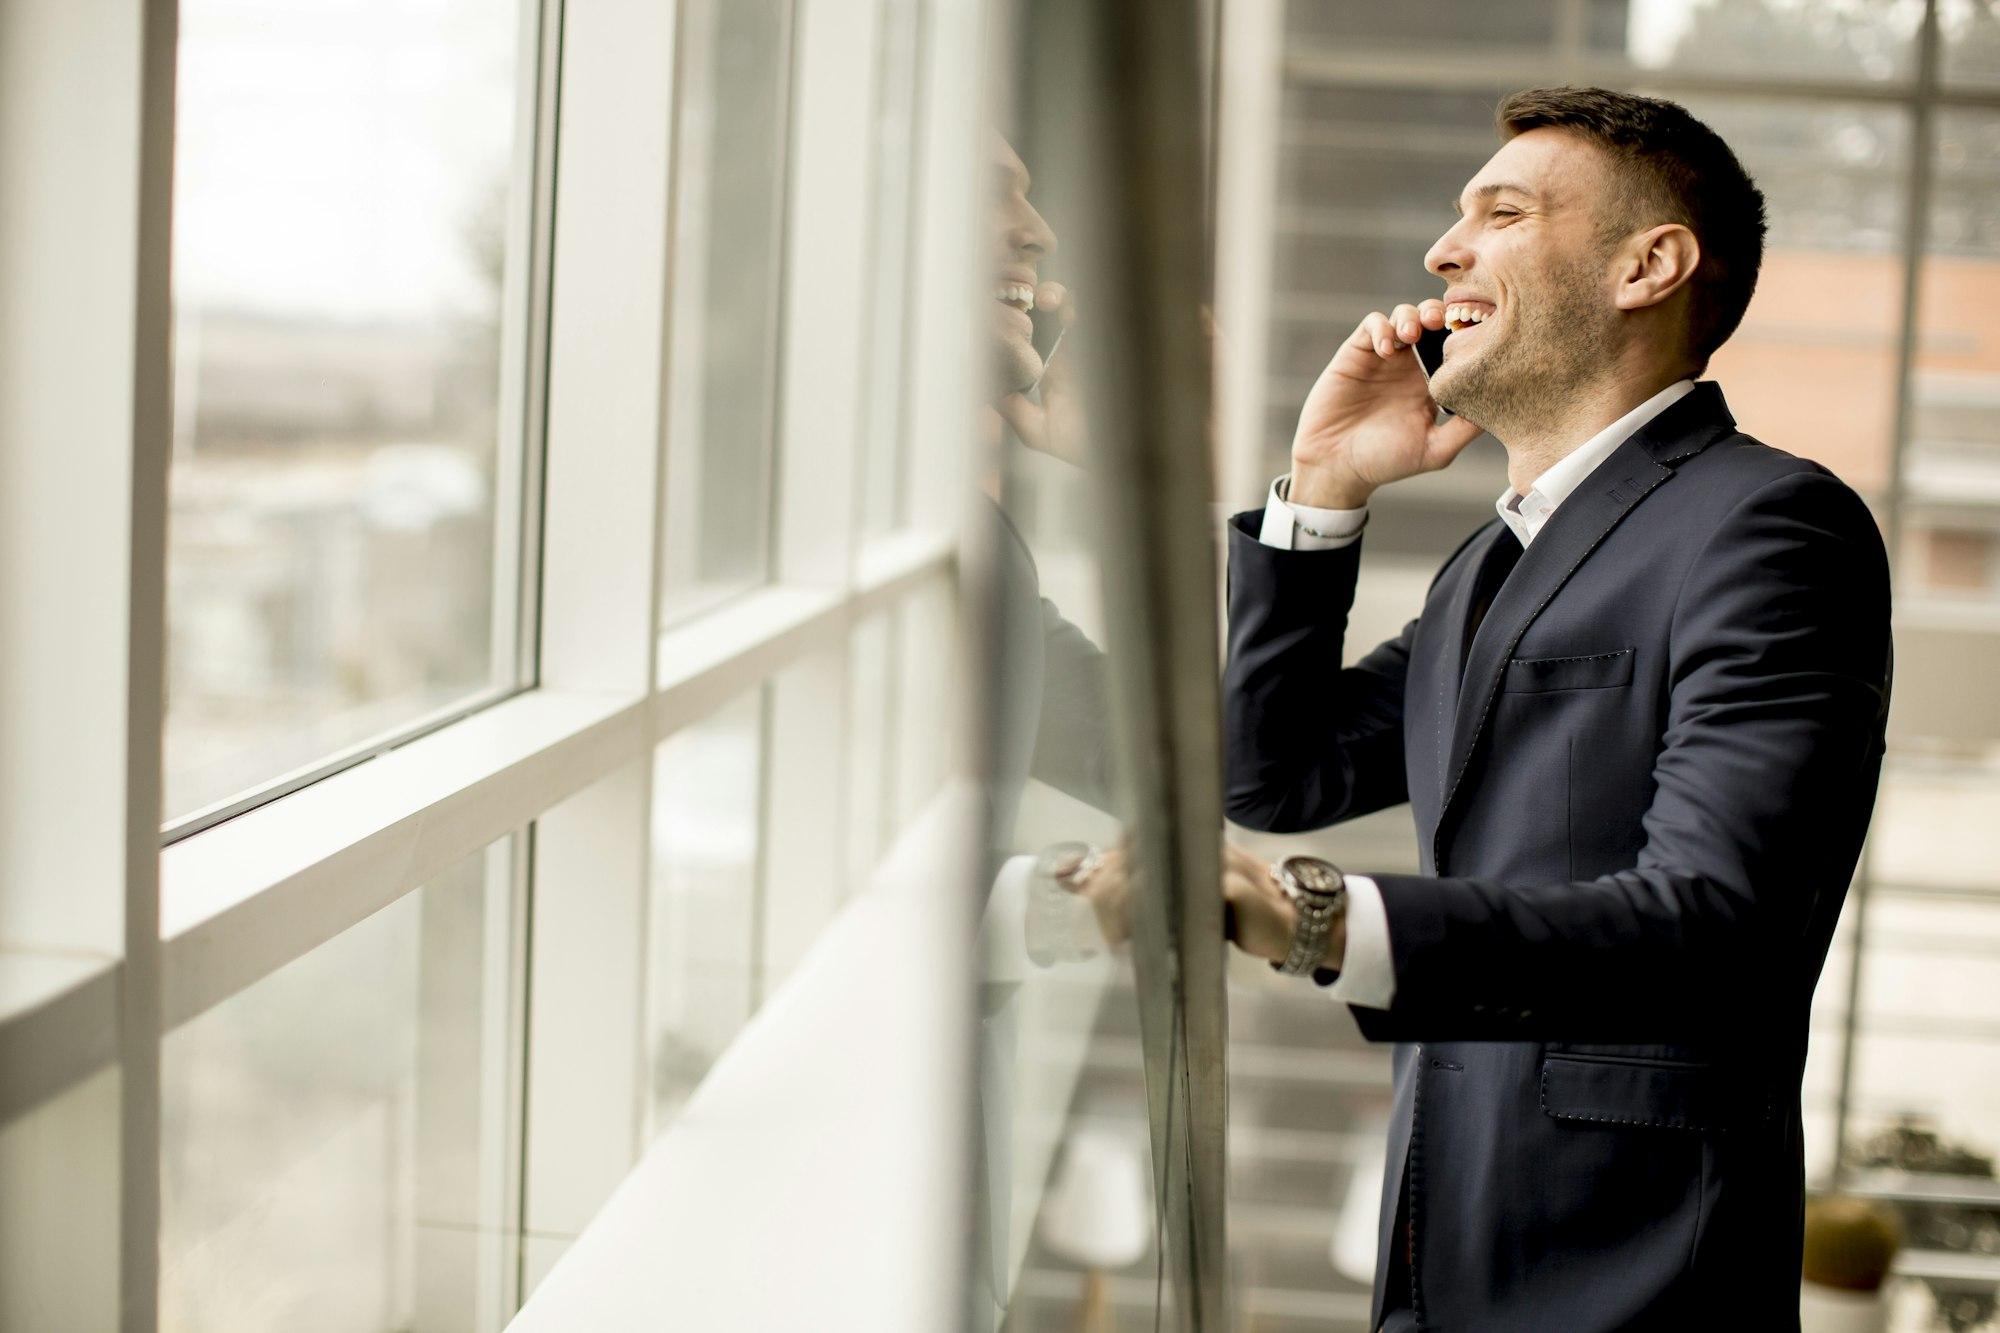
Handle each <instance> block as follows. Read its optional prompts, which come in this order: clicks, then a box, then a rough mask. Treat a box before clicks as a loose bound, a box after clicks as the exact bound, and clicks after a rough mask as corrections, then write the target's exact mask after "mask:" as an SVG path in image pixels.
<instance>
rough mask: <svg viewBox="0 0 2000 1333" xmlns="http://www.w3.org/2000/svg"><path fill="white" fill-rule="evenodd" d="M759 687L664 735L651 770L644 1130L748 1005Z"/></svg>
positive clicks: (740, 1021) (672, 1108)
mask: <svg viewBox="0 0 2000 1333" xmlns="http://www.w3.org/2000/svg"><path fill="white" fill-rule="evenodd" d="M763 747H764V690H763V689H762V688H759V689H754V690H752V691H750V692H749V693H748V694H745V695H743V696H742V697H741V698H739V699H738V700H736V702H734V703H732V704H729V705H728V706H727V707H725V708H723V709H721V710H720V711H718V712H717V713H715V714H714V715H713V716H712V717H709V718H708V719H706V720H705V721H701V722H697V723H694V724H692V725H691V726H688V727H684V728H682V729H681V730H680V731H678V732H675V733H674V734H673V735H672V736H670V737H668V738H667V740H665V741H664V742H662V743H661V745H660V747H659V749H658V750H657V751H655V756H654V764H653V876H652V879H653V882H652V906H651V910H650V920H651V927H650V934H651V939H650V944H649V949H648V958H649V963H648V968H647V990H648V994H649V997H650V998H649V1000H648V1007H649V1017H648V1022H647V1026H646V1032H647V1049H648V1051H649V1052H650V1059H651V1064H652V1128H653V1131H654V1132H655V1133H657V1132H658V1131H660V1130H662V1129H665V1128H666V1127H667V1126H668V1125H669V1124H671V1123H672V1121H673V1119H674V1116H675V1114H676V1113H677V1112H678V1111H679V1110H680V1107H681V1105H682V1103H684V1102H685V1101H686V1100H687V1099H688V1095H689V1094H690V1093H692V1092H693V1091H694V1090H695V1087H696V1086H697V1085H698V1084H699V1083H700V1082H701V1080H702V1078H703V1077H704V1076H705V1075H706V1074H707V1073H708V1069H709V1066H710V1065H712V1064H714V1063H715V1060H716V1057H717V1056H719V1055H721V1054H722V1051H723V1048H724V1047H726V1046H728V1045H729V1043H730V1041H731V1040H733V1039H734V1038H735V1036H736V1034H737V1032H738V1031H739V1030H740V1029H741V1028H742V1026H743V1025H744V1023H746V1022H748V1021H749V1019H750V1015H751V1013H752V1012H753V1011H754V1010H755V1008H756V1003H757V995H758V979H757V934H758V930H757V882H758V878H759V867H758V863H759V856H758V823H759V816H760V800H761V797H762V793H763V780H762V778H763V767H764V758H763Z"/></svg>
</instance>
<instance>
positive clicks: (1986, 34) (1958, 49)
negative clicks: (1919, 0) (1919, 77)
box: [1938, 0, 2000, 88]
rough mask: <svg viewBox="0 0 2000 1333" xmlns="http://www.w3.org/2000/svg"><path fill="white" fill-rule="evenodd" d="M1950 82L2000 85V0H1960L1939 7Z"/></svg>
mask: <svg viewBox="0 0 2000 1333" xmlns="http://www.w3.org/2000/svg"><path fill="white" fill-rule="evenodd" d="M1938 35H1939V37H1940V38H1941V39H1942V41H1943V50H1942V52H1941V53H1940V54H1941V55H1942V57H1943V59H1942V64H1943V70H1942V73H1943V75H1944V81H1945V82H1946V83H1947V84H1968V85H1971V86H1974V87H1979V88H1992V87H1996V86H2000V0H1957V3H1950V2H1949V0H1948V2H1947V3H1945V4H1943V5H1940V6H1939V7H1938Z"/></svg>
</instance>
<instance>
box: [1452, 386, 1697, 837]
mask: <svg viewBox="0 0 2000 1333" xmlns="http://www.w3.org/2000/svg"><path fill="white" fill-rule="evenodd" d="M1735 425H1736V422H1735V420H1734V419H1733V418H1731V417H1730V415H1729V409H1728V407H1727V405H1726V404H1724V402H1723V400H1722V391H1721V390H1720V389H1719V388H1718V387H1717V386H1716V385H1715V384H1714V383H1712V382H1707V383H1701V384H1697V385H1695V387H1694V391H1693V392H1692V393H1689V394H1687V395H1686V396H1685V397H1683V398H1682V399H1681V400H1680V401H1679V402H1677V403H1675V404H1674V405H1673V406H1672V407H1670V408H1668V409H1667V410H1666V411H1664V412H1662V413H1660V415H1659V416H1657V417H1655V418H1653V420H1652V421H1650V422H1648V423H1647V424H1646V425H1645V426H1644V427H1642V428H1641V429H1640V430H1639V431H1638V432H1637V433H1636V434H1634V435H1633V436H1632V437H1631V438H1630V439H1628V440H1626V441H1625V443H1623V444H1621V445H1619V446H1618V448H1616V449H1614V450H1613V451H1612V452H1611V454H1610V455H1609V456H1608V457H1607V458H1606V459H1605V460H1604V461H1603V462H1602V463H1600V464H1599V465H1598V466H1597V467H1596V468H1594V469H1593V470H1592V471H1591V473H1590V475H1589V476H1588V477H1586V478H1584V481H1583V484H1582V485H1580V486H1578V487H1577V488H1576V490H1575V491H1573V492H1572V493H1571V494H1570V496H1569V498H1567V499H1566V500H1564V501H1563V502H1562V503H1561V504H1560V505H1558V506H1556V511H1555V513H1553V514H1551V515H1550V516H1549V520H1548V522H1547V523H1546V524H1544V525H1543V527H1542V530H1541V531H1540V532H1539V533H1537V534H1536V535H1535V540H1534V541H1533V542H1531V543H1530V544H1529V545H1528V548H1527V549H1526V550H1525V551H1523V552H1522V553H1521V558H1520V563H1518V564H1517V565H1515V566H1514V570H1513V572H1512V573H1511V574H1509V575H1508V577H1507V581H1506V582H1505V583H1504V584H1502V585H1501V588H1500V592H1499V595H1498V596H1496V597H1495V598H1494V599H1493V605H1492V606H1491V607H1489V608H1488V609H1487V612H1486V618H1485V620H1483V621H1482V622H1480V626H1479V631H1478V633H1477V634H1475V635H1474V636H1473V638H1472V643H1471V646H1470V650H1469V652H1468V653H1467V654H1466V661H1465V670H1464V673H1463V675H1462V677H1461V678H1460V683H1459V688H1458V697H1457V703H1456V706H1455V708H1454V710H1453V715H1452V729H1451V745H1450V748H1449V751H1448V758H1447V760H1446V762H1445V767H1444V774H1443V777H1444V796H1443V800H1442V801H1441V802H1440V804H1439V810H1438V823H1437V835H1436V840H1435V843H1434V846H1433V853H1434V855H1433V864H1434V865H1435V866H1436V872H1437V873H1438V874H1444V873H1446V871H1445V867H1444V846H1445V827H1446V824H1445V821H1446V819H1447V818H1448V817H1449V816H1450V814H1451V812H1452V803H1453V800H1454V799H1455V798H1456V797H1457V796H1458V794H1459V791H1460V787H1461V784H1462V782H1463V779H1464V777H1465V771H1466V768H1467V767H1468V765H1469V764H1470V762H1471V759H1472V755H1473V752H1474V750H1475V749H1476V748H1477V746H1478V744H1479V740H1480V736H1481V735H1482V734H1483V732H1484V731H1485V728H1486V725H1487V721H1488V718H1489V716H1490V713H1491V710H1492V705H1493V700H1494V698H1495V696H1496V695H1497V694H1498V693H1499V689H1500V679H1501V675H1502V673H1503V672H1504V671H1505V670H1506V667H1507V662H1508V660H1509V659H1510V658H1511V657H1512V656H1513V653H1514V646H1515V645H1516V644H1518V643H1519V642H1520V641H1521V636H1522V635H1523V634H1525V633H1527V631H1528V627H1529V626H1530V625H1532V624H1534V622H1535V617H1537V616H1539V615H1540V614H1541V613H1542V610H1543V608H1544V607H1546V606H1547V605H1548V604H1549V602H1550V601H1551V600H1553V599H1554V597H1555V595H1556V593H1557V592H1558V591H1560V590H1561V588H1562V586H1563V584H1565V583H1567V582H1568V581H1569V577H1570V575H1572V574H1574V573H1575V572H1576V571H1577V568H1578V567H1579V566H1580V565H1582V564H1583V562H1584V561H1585V560H1586V559H1588V558H1589V556H1590V553H1591V552H1592V551H1594V550H1596V549H1597V546H1598V544H1599V543H1600V542H1602V541H1603V540H1604V538H1605V537H1606V536H1607V535H1608V534H1609V533H1610V532H1611V530H1612V529H1613V528H1615V527H1616V526H1618V522H1619V520H1621V519H1623V518H1624V517H1625V515H1626V514H1627V513H1629V512H1631V510H1632V508H1633V507H1634V506H1635V505H1637V504H1638V503H1639V502H1640V501H1641V500H1643V499H1644V498H1645V497H1646V496H1647V495H1649V494H1651V493H1652V491H1653V490H1654V489H1655V488H1656V487H1658V486H1660V485H1661V484H1662V483H1664V482H1665V481H1666V480H1667V479H1668V478H1669V477H1671V476H1673V475H1674V469H1673V467H1672V466H1671V465H1672V464H1675V463H1679V462H1681V461H1682V460H1684V459H1686V458H1688V457H1691V456H1692V455H1694V454H1696V453H1699V452H1700V451H1701V450H1702V449H1704V448H1706V447H1707V446H1708V445H1709V444H1710V443H1712V442H1713V441H1715V440H1716V439H1718V438H1720V437H1721V436H1722V435H1724V434H1725V433H1727V432H1728V431H1730V430H1731V429H1733V428H1734V427H1735ZM1494 537H1495V538H1496V539H1498V538H1504V539H1506V540H1507V541H1513V540H1515V538H1514V535H1513V534H1512V533H1511V532H1509V531H1508V530H1507V528H1506V527H1505V526H1504V525H1498V526H1496V530H1495V534H1494ZM1481 549H1482V551H1483V550H1486V549H1489V548H1487V547H1485V546H1482V548H1481ZM1474 568H1477V566H1474ZM1474 581H1475V580H1473V579H1467V580H1465V585H1467V586H1462V587H1461V588H1459V589H1458V590H1457V591H1456V592H1455V593H1454V595H1453V602H1454V603H1455V605H1454V606H1453V607H1452V608H1451V611H1450V613H1449V615H1448V618H1447V619H1446V621H1445V623H1446V624H1448V625H1450V626H1452V629H1453V633H1454V636H1455V637H1454V639H1453V642H1452V648H1453V649H1454V650H1455V649H1456V645H1457V642H1458V640H1459V639H1460V638H1462V637H1463V627H1464V625H1465V623H1466V621H1465V616H1466V614H1468V613H1469V611H1470V599H1471V596H1472V594H1471V590H1470V586H1469V585H1470V584H1471V583H1473V582H1474Z"/></svg>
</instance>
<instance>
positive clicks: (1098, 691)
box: [1029, 597, 1116, 812]
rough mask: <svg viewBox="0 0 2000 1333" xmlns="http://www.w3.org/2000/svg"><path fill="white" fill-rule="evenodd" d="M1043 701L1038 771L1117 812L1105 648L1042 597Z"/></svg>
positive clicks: (1038, 720) (1038, 731)
mask: <svg viewBox="0 0 2000 1333" xmlns="http://www.w3.org/2000/svg"><path fill="white" fill-rule="evenodd" d="M1041 617H1042V706H1041V711H1040V714H1039V716H1038V717H1037V718H1036V721H1035V754H1034V760H1033V762H1032V764H1031V766H1030V769H1029V772H1030V774H1031V775H1032V776H1034V777H1036V778H1039V779H1040V780H1041V781H1043V782H1046V783H1048V784H1049V785H1050V786H1051V787H1055V788H1057V789H1059V790H1061V791H1064V792H1067V793H1069V794H1070V795H1071V796H1074V797H1076V798H1077V799H1078V800H1079V801H1082V802H1084V803H1085V804H1087V805H1092V806H1095V807H1096V808H1097V809H1099V810H1103V811H1107V812H1110V811H1113V810H1114V809H1115V806H1114V805H1113V797H1114V796H1115V794H1116V793H1115V791H1114V789H1113V786H1112V770H1111V757H1112V741H1111V735H1110V730H1109V729H1110V725H1111V691H1110V684H1109V674H1108V672H1107V669H1106V667H1107V664H1106V662H1105V658H1104V651H1103V650H1102V649H1100V648H1099V647H1098V646H1097V645H1096V644H1094V643H1092V642H1091V641H1090V637H1089V636H1088V635H1086V634H1085V633H1084V632H1083V631H1082V630H1080V629H1078V628H1077V627H1076V626H1075V625H1073V624H1071V623H1070V622H1069V621H1067V620H1065V619H1064V618H1063V616H1062V613H1061V612H1060V611H1058V610H1057V609H1056V606H1055V603H1053V602H1051V601H1050V600H1049V599H1048V598H1046V597H1044V598H1042V599H1041Z"/></svg>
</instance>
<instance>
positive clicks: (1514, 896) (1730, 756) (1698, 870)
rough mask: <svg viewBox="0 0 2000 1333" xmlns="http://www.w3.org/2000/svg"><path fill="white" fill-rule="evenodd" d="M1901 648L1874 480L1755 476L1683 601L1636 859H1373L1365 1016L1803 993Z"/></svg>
mask: <svg viewBox="0 0 2000 1333" xmlns="http://www.w3.org/2000/svg"><path fill="white" fill-rule="evenodd" d="M1889 651H1890V641H1889V574H1888V562H1887V558H1886V555H1885V553H1884V551H1883V546H1882V539H1881V536H1880V533H1879V531H1878V530H1877V528H1876V525H1875V521H1874V519H1873V517H1872V516H1871V515H1870V514H1869V512H1868V509H1867V507H1866V505H1864V504H1863V503H1862V501H1861V499H1860V497H1859V496H1857V495H1856V494H1855V493H1854V492H1853V491H1852V490H1850V489H1849V488H1848V487H1847V486H1845V485H1844V484H1842V483H1841V482H1840V481H1838V480H1837V479H1835V478H1834V477H1833V476H1832V475H1831V474H1830V473H1827V472H1825V471H1824V470H1823V469H1819V468H1817V467H1814V468H1813V469H1812V470H1809V471H1800V472H1796V473H1790V474H1787V475H1785V476H1783V477H1780V478H1778V479H1776V480H1774V481H1771V482H1768V483H1766V484H1765V485H1764V486H1763V487H1761V488H1760V489H1758V490H1757V491H1755V492H1753V493H1752V494H1750V495H1749V496H1747V497H1746V498H1745V499H1743V500H1742V501H1741V502H1739V503H1738V504H1737V505H1736V507H1735V508H1734V509H1733V510H1731V512H1730V513H1729V514H1728V515H1727V516H1726V517H1725V518H1724V519H1723V521H1722V522H1721V524H1720V525H1719V526H1718V527H1717V528H1716V530H1715V531H1714V532H1713V533H1712V534H1711V535H1710V536H1709V537H1708V539H1707V540H1706V542H1705V544H1704V545H1703V548H1702V549H1701V551H1700V552H1699V553H1698V554H1697V555H1696V557H1695V558H1694V560H1693V562H1692V563H1691V564H1690V566H1689V567H1688V570H1687V574H1686V576H1685V578H1684V580H1683V582H1682V586H1681V588H1680V590H1679V592H1678V594H1677V596H1676V599H1675V605H1674V611H1673V616H1672V621H1671V630H1670V635H1669V641H1668V649H1667V656H1668V670H1669V692H1668V700H1667V721H1666V728H1665V731H1664V734H1663V736H1662V738H1661V748H1660V751H1659V753H1658V757H1657V759H1656V761H1655V763H1654V766H1653V778H1654V782H1655V788H1654V795H1653V799H1652V803H1651V805H1650V806H1649V807H1648V809H1647V812H1646V815H1645V819H1644V832H1645V836H1646V840H1645V843H1644V845H1643V847H1642V848H1641V850H1640V852H1639V854H1638V857H1637V863H1636V864H1635V865H1634V866H1633V867H1632V868H1631V869H1629V870H1621V871H1617V872H1615V873H1612V874H1608V875H1604V876H1602V877H1599V878H1596V879H1589V880H1580V881H1572V882H1553V883H1503V882H1498V881H1495V880H1492V879H1480V878H1437V877H1423V876H1413V875H1377V876H1375V879H1376V880H1377V882H1378V883H1379V884H1380V886H1381V889H1382V898H1383V902H1384V905H1385V907H1386V910H1387V913H1388V918H1389V938H1390V942H1391V952H1392V955H1393V958H1394V963H1395V970H1396V1002H1395V1004H1394V1005H1393V1006H1392V1007H1391V1008H1390V1009H1388V1010H1384V1011H1379V1012H1374V1013H1370V1012H1366V1011H1362V1010H1356V1011H1355V1015H1356V1019H1357V1021H1358V1022H1359V1023H1360V1025H1361V1028H1362V1031H1363V1033H1364V1034H1365V1035H1366V1036H1368V1037H1369V1038H1371V1039H1374V1040H1389V1039H1394V1040H1421V1041H1441V1040H1458V1039H1473V1038H1482V1037H1496V1038H1507V1039H1513V1040H1537V1039H1539V1040H1592V1039H1597V1040H1607V1041H1651V1040H1674V1039H1677V1038H1682V1037H1688V1036H1700V1035H1714V1034H1716V1033H1717V1032H1718V1031H1721V1030H1727V1029H1730V1028H1732V1027H1735V1028H1741V1027H1743V1026H1744V1025H1746V1024H1754V1023H1755V1022H1757V1021H1758V1019H1759V1018H1760V1017H1761V1016H1763V1015H1767V1014H1776V1013H1784V1014H1786V1015H1790V1014H1792V1013H1793V1012H1795V1011H1796V1008H1797V1006H1799V1005H1800V1004H1802V1003H1803V1002H1804V995H1805V994H1806V993H1808V992H1809V983H1810V979H1811V975H1812V973H1811V971H1810V969H1814V968H1817V967H1818V965H1819V962H1820V957H1819V955H1818V953H1817V952H1816V951H1815V950H1814V949H1813V948H1811V947H1809V945H1808V941H1811V940H1813V939H1815V938H1817V937H1819V936H1823V934H1824V933H1825V932H1826V931H1828V930H1830V923H1831V920H1832V918H1833V916H1834V915H1835V914H1837V912H1838V910H1839V905H1840V901H1841V899H1842V897H1843V896H1844V895H1845V893H1846V890H1847V885H1848V880H1849V877H1850V876H1851V875H1852V873H1853V869H1854V864H1855V859H1856V856H1857V854H1858V852H1859V848H1860V843H1861V838H1862V835H1863V832H1864V831H1865V829H1866V825H1867V821H1868V817H1869V814H1870V812H1871V810H1872V808H1873V804H1874V796H1875V789H1876V784H1877V780H1878V778H1879V776H1880V771H1881V762H1882V750H1883V729H1884V723H1885V719H1886V716H1887V711H1888V696H1889ZM1819 945H1820V947H1821V948H1823V946H1824V940H1823V938H1819ZM1773 1006H1779V1007H1778V1008H1773Z"/></svg>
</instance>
